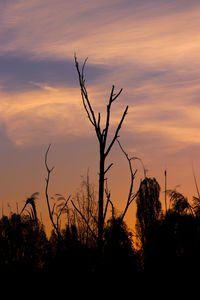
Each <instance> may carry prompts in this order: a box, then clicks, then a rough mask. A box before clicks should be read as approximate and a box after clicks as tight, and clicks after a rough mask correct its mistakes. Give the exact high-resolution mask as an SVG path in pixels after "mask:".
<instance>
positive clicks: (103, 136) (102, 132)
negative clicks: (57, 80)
mask: <svg viewBox="0 0 200 300" xmlns="http://www.w3.org/2000/svg"><path fill="white" fill-rule="evenodd" d="M86 62H87V59H86V60H85V61H84V63H83V66H82V68H81V69H80V68H79V64H78V60H77V57H76V55H75V66H76V70H77V73H78V78H79V84H80V88H81V96H82V101H83V106H84V109H85V111H86V113H87V116H88V119H89V121H90V123H91V124H92V126H93V127H94V129H95V132H96V136H97V139H98V142H99V196H98V249H99V252H100V253H101V251H102V248H103V229H104V219H105V218H104V183H105V174H106V173H107V172H108V170H109V169H110V168H111V167H112V165H113V164H110V165H109V166H108V167H106V166H105V164H106V158H107V157H108V154H109V153H110V150H111V149H112V147H113V145H114V143H115V141H116V140H117V138H118V134H119V131H120V129H121V126H122V123H123V121H124V118H125V116H126V114H127V111H128V105H127V106H126V108H125V110H124V112H123V114H122V117H121V120H120V121H119V123H118V126H117V128H116V130H115V134H114V136H113V138H112V139H111V142H109V143H108V145H107V142H108V132H109V126H110V113H111V106H112V104H113V102H114V101H115V100H116V99H117V98H118V97H119V96H120V94H121V92H122V89H120V91H119V92H118V93H115V86H114V85H113V86H112V89H111V92H110V97H109V101H108V104H107V114H106V123H105V127H104V128H103V129H101V114H100V112H99V113H98V115H97V116H96V115H95V112H94V110H93V108H92V105H91V101H90V99H89V95H88V92H87V88H86V85H85V76H84V69H85V64H86Z"/></svg>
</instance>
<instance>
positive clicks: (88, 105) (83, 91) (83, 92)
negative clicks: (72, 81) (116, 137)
mask: <svg viewBox="0 0 200 300" xmlns="http://www.w3.org/2000/svg"><path fill="white" fill-rule="evenodd" d="M74 59H75V65H76V70H77V73H78V77H79V84H80V88H81V96H82V101H83V106H84V108H85V111H86V113H87V116H88V118H89V120H90V122H91V124H92V125H93V126H94V127H95V131H96V134H97V137H98V139H99V140H100V139H101V133H100V127H99V126H98V124H99V122H100V117H99V120H98V122H97V121H96V117H95V114H94V111H93V109H92V106H91V103H90V100H89V97H88V93H87V89H86V87H85V79H84V69H85V65H86V62H87V58H86V59H85V61H84V63H83V66H82V70H81V71H80V69H79V64H78V60H77V57H76V55H75V56H74Z"/></svg>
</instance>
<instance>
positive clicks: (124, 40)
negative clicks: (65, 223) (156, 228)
mask: <svg viewBox="0 0 200 300" xmlns="http://www.w3.org/2000/svg"><path fill="white" fill-rule="evenodd" d="M74 53H76V55H77V57H78V60H79V62H80V63H81V62H83V60H84V59H85V58H86V57H88V62H87V65H86V69H85V76H86V84H87V88H88V93H89V96H90V100H91V103H92V105H93V107H94V110H95V112H96V114H97V113H98V112H99V111H100V112H102V114H103V113H105V112H106V104H107V102H108V99H109V93H110V90H111V87H112V85H113V84H114V85H115V87H116V90H119V89H120V88H123V93H122V94H121V95H120V97H119V99H118V101H117V102H116V103H114V104H113V110H112V116H111V122H112V126H111V132H110V133H111V137H112V133H113V132H114V129H115V128H116V126H117V124H118V121H119V120H120V118H121V115H122V113H123V110H124V108H125V106H126V105H129V111H128V115H127V116H126V118H125V121H124V123H123V127H122V129H121V131H120V141H121V144H122V145H123V147H124V149H125V150H126V151H127V152H128V154H129V155H130V156H138V157H140V158H141V159H142V160H143V163H144V165H145V167H146V168H147V169H148V173H147V175H148V176H151V177H156V178H157V180H158V182H159V183H160V185H161V188H162V190H161V199H162V201H163V191H164V170H165V169H167V172H168V188H175V187H177V186H178V187H177V189H178V191H180V192H182V193H184V194H185V195H186V196H188V197H189V198H190V199H191V198H192V196H193V195H196V190H195V185H194V180H193V175H192V163H193V165H194V167H195V172H196V176H197V179H199V180H200V2H199V1H198V0H196V1H195V0H190V1H188V0H187V1H186V0H176V1H174V0H165V1H164V0H109V1H108V0H101V1H100V0H99V1H97V0H87V1H84V0H73V1H70V0H56V1H55V0H42V1H41V0H29V1H27V0H20V1H14V0H7V1H3V0H0V96H1V97H0V98H1V100H0V166H1V167H0V201H1V202H0V209H1V208H2V207H3V211H4V213H7V212H9V207H8V203H9V205H10V207H11V209H12V211H16V202H17V203H18V206H19V209H20V208H22V206H23V205H24V201H25V199H26V197H27V196H30V195H31V194H32V193H34V192H37V191H38V192H40V197H39V199H38V200H37V205H38V209H39V215H40V214H41V216H42V218H43V219H44V220H45V218H46V217H45V216H46V213H47V208H46V203H45V198H44V189H45V176H46V170H45V166H44V154H45V151H46V149H47V147H48V145H49V144H50V143H51V144H52V146H51V150H50V152H49V164H50V166H55V170H54V171H53V173H52V177H51V182H50V189H49V192H50V195H53V194H55V193H61V194H63V195H65V196H68V195H72V197H73V196H74V195H75V193H76V192H77V190H78V189H80V183H81V176H85V175H86V174H87V170H88V169H89V174H90V180H91V182H92V183H94V185H95V186H96V189H97V188H98V143H97V140H96V137H95V132H94V128H93V127H92V126H91V124H90V123H89V122H88V118H87V115H86V113H85V111H84V109H83V106H82V100H81V96H80V88H79V83H78V77H77V73H76V69H75V66H74ZM102 121H103V120H102ZM109 162H113V163H114V165H113V167H112V168H111V170H110V171H109V174H108V179H109V181H108V184H109V188H110V189H111V197H112V200H113V203H114V204H115V205H116V207H118V208H119V209H121V208H123V205H125V201H126V197H127V194H128V188H129V169H128V164H127V161H126V159H125V158H124V156H123V154H122V152H121V151H120V149H119V146H118V145H117V144H116V145H115V146H114V147H113V150H112V152H111V153H110V157H109V160H108V164H109ZM133 167H134V168H137V169H138V172H137V178H136V181H135V191H136V189H137V187H138V184H139V182H140V180H141V178H142V176H143V173H142V168H141V165H140V164H139V162H135V163H134V165H133ZM132 210H134V208H133V209H132ZM132 210H130V211H129V213H128V215H127V220H128V222H129V223H130V222H131V220H132V219H133V218H134V211H132ZM0 215H1V214H0Z"/></svg>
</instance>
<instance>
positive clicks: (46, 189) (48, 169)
mask: <svg viewBox="0 0 200 300" xmlns="http://www.w3.org/2000/svg"><path fill="white" fill-rule="evenodd" d="M50 147H51V144H50V145H49V147H48V148H47V151H46V153H45V166H46V170H47V178H46V187H45V195H46V201H47V207H48V211H49V217H50V220H51V224H52V226H53V228H54V229H55V231H56V233H57V235H58V237H61V234H60V231H59V229H58V226H57V225H56V224H55V222H54V219H53V213H52V211H51V207H50V203H49V194H48V187H49V180H50V175H51V172H52V171H53V169H54V167H52V168H51V169H50V168H49V166H48V153H49V149H50Z"/></svg>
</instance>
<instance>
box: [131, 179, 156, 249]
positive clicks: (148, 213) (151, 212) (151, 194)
mask: <svg viewBox="0 0 200 300" xmlns="http://www.w3.org/2000/svg"><path fill="white" fill-rule="evenodd" d="M159 195H160V186H159V184H158V182H157V181H156V179H155V178H153V179H152V178H147V177H146V178H145V179H144V180H143V181H142V182H141V184H140V187H139V191H138V194H137V198H136V203H137V213H136V216H137V225H136V227H137V233H138V236H139V237H140V241H141V245H142V247H143V249H145V247H146V240H147V237H148V235H149V231H150V230H151V228H152V226H154V224H155V222H156V221H157V220H158V219H159V217H160V213H161V202H160V200H159Z"/></svg>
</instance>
